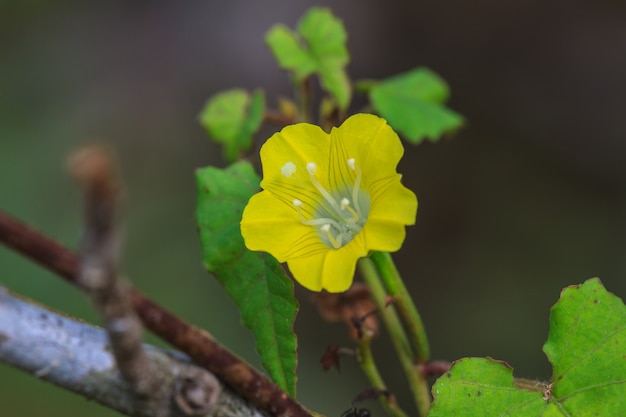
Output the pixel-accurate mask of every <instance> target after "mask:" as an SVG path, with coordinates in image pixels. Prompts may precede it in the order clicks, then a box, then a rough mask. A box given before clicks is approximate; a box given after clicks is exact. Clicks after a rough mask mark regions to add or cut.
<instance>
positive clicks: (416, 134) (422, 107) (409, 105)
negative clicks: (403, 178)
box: [370, 68, 463, 144]
mask: <svg viewBox="0 0 626 417" xmlns="http://www.w3.org/2000/svg"><path fill="white" fill-rule="evenodd" d="M448 94H449V91H448V86H447V85H446V83H445V81H444V80H443V79H441V78H440V77H439V76H438V75H436V74H435V73H434V72H432V71H430V70H429V69H426V68H417V69H414V70H412V71H409V72H407V73H404V74H400V75H397V76H395V77H392V78H389V79H387V80H385V81H382V82H381V83H379V84H377V85H374V86H372V87H371V88H370V100H371V101H372V104H373V106H374V108H375V109H376V111H377V112H378V113H379V114H380V115H381V116H382V117H383V118H385V119H387V121H388V122H389V124H390V125H391V126H392V127H393V128H395V129H397V130H398V131H399V132H400V133H402V135H404V136H405V137H406V139H407V140H408V141H410V142H411V143H413V144H418V143H420V142H421V141H422V140H423V139H428V140H430V141H433V142H434V141H437V140H438V139H439V138H440V137H441V136H442V135H443V134H444V133H448V132H452V131H454V130H456V129H458V128H459V127H460V126H461V125H462V124H463V118H462V117H461V116H460V115H459V114H457V113H455V112H453V111H452V110H449V109H448V108H446V107H445V106H444V105H443V103H444V102H445V101H446V99H447V98H448Z"/></svg>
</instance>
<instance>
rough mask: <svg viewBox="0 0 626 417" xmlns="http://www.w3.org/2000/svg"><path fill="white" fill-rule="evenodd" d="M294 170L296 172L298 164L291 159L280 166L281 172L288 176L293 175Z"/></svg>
mask: <svg viewBox="0 0 626 417" xmlns="http://www.w3.org/2000/svg"><path fill="white" fill-rule="evenodd" d="M294 172H296V166H295V165H294V163H293V162H291V161H289V162H287V163H286V164H285V165H283V166H282V167H281V168H280V173H281V174H283V176H284V177H287V178H289V177H291V176H292V175H293V173H294Z"/></svg>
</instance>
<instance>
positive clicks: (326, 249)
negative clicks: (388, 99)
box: [241, 114, 417, 292]
mask: <svg viewBox="0 0 626 417" xmlns="http://www.w3.org/2000/svg"><path fill="white" fill-rule="evenodd" d="M403 152H404V148H403V147H402V143H401V142H400V139H399V138H398V135H397V134H396V133H395V132H394V131H393V130H392V129H391V127H389V125H387V122H386V121H385V120H384V119H381V118H379V117H377V116H374V115H370V114H357V115H354V116H352V117H350V118H348V119H347V120H346V121H345V122H344V123H343V124H342V125H341V126H340V127H338V128H333V129H332V131H331V132H330V134H327V133H326V132H324V131H323V130H322V129H321V128H320V127H318V126H315V125H312V124H308V123H299V124H295V125H291V126H287V127H285V128H284V129H283V130H281V131H280V132H278V133H275V134H274V135H273V136H272V137H270V138H269V139H268V140H267V142H266V143H265V144H264V145H263V147H262V148H261V162H262V164H263V180H262V181H261V188H263V191H261V192H259V193H257V194H255V195H254V196H252V198H251V199H250V201H249V202H248V205H247V206H246V208H245V209H244V212H243V218H242V220H241V233H242V235H243V238H244V240H245V244H246V246H247V247H248V249H250V250H255V251H265V252H269V253H270V254H272V255H273V256H274V257H275V258H276V259H278V261H280V262H287V265H288V266H289V269H290V271H291V273H292V274H293V276H294V278H295V279H296V280H297V281H298V282H299V283H300V284H302V285H303V286H304V287H306V288H308V289H310V290H312V291H321V290H322V289H324V290H327V291H329V292H342V291H346V290H347V289H348V288H349V287H350V285H351V284H352V280H353V277H354V270H355V266H356V262H357V260H358V259H359V258H361V257H364V256H367V254H368V252H369V251H384V252H393V251H397V250H398V249H400V246H401V245H402V242H403V241H404V237H405V226H407V225H412V224H414V223H415V215H416V212H417V198H416V197H415V194H413V192H412V191H410V190H409V189H408V188H406V187H404V186H403V185H402V183H401V182H400V179H401V177H402V176H401V175H400V174H398V173H397V172H396V166H397V165H398V162H399V161H400V158H401V157H402V154H403Z"/></svg>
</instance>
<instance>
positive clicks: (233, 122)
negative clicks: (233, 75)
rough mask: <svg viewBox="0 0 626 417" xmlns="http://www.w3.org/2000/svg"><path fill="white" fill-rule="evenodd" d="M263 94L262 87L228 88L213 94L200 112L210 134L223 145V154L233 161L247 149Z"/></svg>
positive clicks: (260, 113) (258, 121) (258, 118)
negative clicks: (251, 88)
mask: <svg viewBox="0 0 626 417" xmlns="http://www.w3.org/2000/svg"><path fill="white" fill-rule="evenodd" d="M264 111H265V97H264V94H263V92H262V91H261V90H257V91H255V92H253V93H252V95H250V94H248V92H247V91H245V90H240V89H236V90H229V91H224V92H222V93H219V94H217V95H215V96H213V97H212V98H211V99H210V100H209V101H208V102H207V104H206V105H205V107H204V109H203V110H202V112H201V113H200V122H201V123H202V125H203V126H204V128H205V129H206V130H207V132H208V133H209V135H210V136H211V137H212V138H213V139H214V140H215V141H216V142H218V143H222V144H223V145H224V146H225V149H224V151H225V157H226V159H227V160H228V161H231V162H232V161H234V160H236V159H237V158H239V156H240V155H241V153H242V152H243V151H246V150H248V149H250V146H251V145H252V136H253V135H254V133H255V132H256V131H257V130H258V128H259V127H260V126H261V122H262V121H263V112H264Z"/></svg>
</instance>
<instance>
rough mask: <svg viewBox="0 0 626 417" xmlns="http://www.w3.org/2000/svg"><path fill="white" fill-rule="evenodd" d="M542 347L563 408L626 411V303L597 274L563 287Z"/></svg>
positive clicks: (578, 412)
mask: <svg viewBox="0 0 626 417" xmlns="http://www.w3.org/2000/svg"><path fill="white" fill-rule="evenodd" d="M543 350H544V352H545V353H546V356H548V359H549V360H550V363H552V367H553V376H552V381H554V386H553V388H552V393H553V395H554V397H556V398H558V401H559V403H560V404H561V406H562V407H563V410H566V411H567V412H569V413H570V415H576V416H587V415H589V416H591V415H598V416H609V415H614V416H626V306H624V303H623V302H622V300H620V299H619V298H618V297H616V296H615V295H613V294H611V293H609V292H607V291H606V289H605V288H604V286H603V285H602V283H601V282H600V280H599V279H597V278H595V279H591V280H588V281H586V282H585V283H584V284H582V285H579V286H574V287H569V288H566V289H565V290H563V292H562V293H561V298H560V300H559V301H558V302H557V303H556V304H555V305H554V307H553V308H552V312H551V315H550V333H549V335H548V340H547V342H546V344H545V345H544V347H543Z"/></svg>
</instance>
